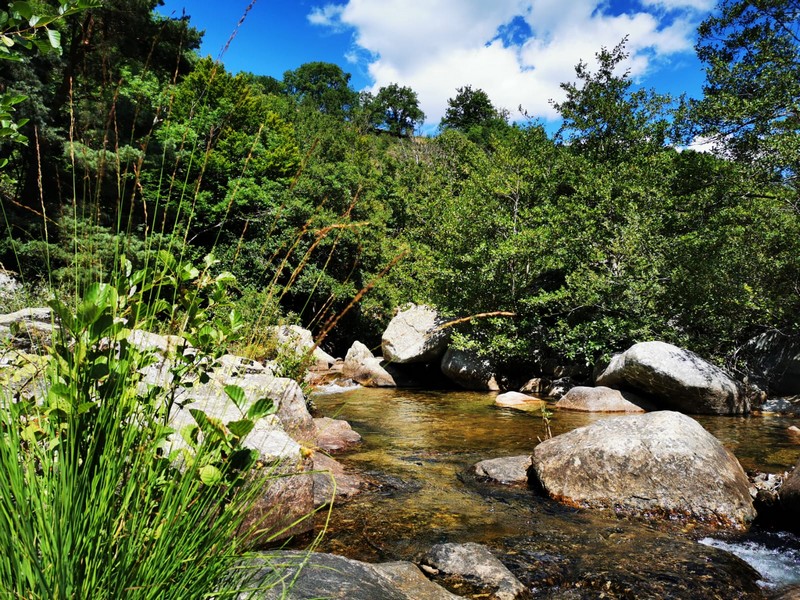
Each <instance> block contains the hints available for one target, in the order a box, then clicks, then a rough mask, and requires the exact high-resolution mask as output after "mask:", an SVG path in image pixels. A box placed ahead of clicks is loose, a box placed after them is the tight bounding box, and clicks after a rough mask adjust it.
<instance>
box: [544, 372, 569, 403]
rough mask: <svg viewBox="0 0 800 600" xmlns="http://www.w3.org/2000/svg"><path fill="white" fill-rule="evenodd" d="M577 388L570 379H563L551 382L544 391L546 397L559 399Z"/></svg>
mask: <svg viewBox="0 0 800 600" xmlns="http://www.w3.org/2000/svg"><path fill="white" fill-rule="evenodd" d="M574 387H575V382H574V381H573V380H572V378H570V377H561V378H560V379H556V380H554V381H551V382H550V383H549V384H548V385H547V387H546V388H545V389H544V395H545V396H547V397H548V398H555V399H557V400H558V399H559V398H562V397H563V396H564V395H565V394H566V393H567V392H569V391H570V390H571V389H572V388H574Z"/></svg>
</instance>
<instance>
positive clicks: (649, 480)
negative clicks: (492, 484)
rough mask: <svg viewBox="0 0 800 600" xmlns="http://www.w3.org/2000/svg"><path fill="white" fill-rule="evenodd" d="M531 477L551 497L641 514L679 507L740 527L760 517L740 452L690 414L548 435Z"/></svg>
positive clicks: (618, 420)
mask: <svg viewBox="0 0 800 600" xmlns="http://www.w3.org/2000/svg"><path fill="white" fill-rule="evenodd" d="M528 478H529V481H530V483H531V484H532V485H533V486H534V487H538V488H540V489H542V490H543V491H544V492H545V493H547V494H548V495H549V496H550V497H551V498H554V499H556V500H559V501H562V502H566V503H568V504H573V505H578V506H585V507H589V508H615V509H617V508H618V509H620V510H622V511H625V512H631V513H634V514H640V515H650V514H656V515H659V514H666V515H671V514H676V515H679V516H683V517H686V518H689V519H695V520H700V521H707V522H710V523H711V524H713V525H720V526H734V527H743V526H746V525H747V524H749V523H750V522H751V521H752V520H753V519H754V518H755V509H754V508H753V501H752V498H751V497H750V489H749V488H750V485H749V482H748V480H747V476H746V475H745V473H744V471H743V470H742V467H741V465H740V464H739V462H738V461H737V460H736V458H735V457H734V456H733V455H732V454H731V453H730V452H729V451H728V450H726V449H725V447H724V446H723V445H722V444H721V443H720V442H719V440H717V439H716V438H715V437H714V436H713V435H711V434H710V433H708V432H707V431H706V430H705V429H703V427H702V426H701V425H700V424H699V423H698V422H697V421H695V420H694V419H692V418H691V417H688V416H686V415H682V414H680V413H677V412H671V411H658V412H652V413H647V414H643V415H626V416H620V417H610V418H608V419H602V420H600V421H596V422H594V423H592V424H590V425H587V426H585V427H581V428H578V429H575V430H573V431H570V432H568V433H565V434H562V435H559V436H556V437H554V438H552V439H549V440H546V441H544V442H542V443H541V444H539V445H538V446H536V448H535V449H534V451H533V459H532V465H531V468H530V469H529V471H528Z"/></svg>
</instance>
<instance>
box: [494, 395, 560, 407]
mask: <svg viewBox="0 0 800 600" xmlns="http://www.w3.org/2000/svg"><path fill="white" fill-rule="evenodd" d="M494 403H495V404H496V405H497V406H503V407H505V408H514V409H517V410H526V411H537V410H542V409H543V408H544V407H545V406H547V402H545V401H544V400H541V399H539V398H534V397H533V396H528V395H527V394H521V393H520V392H505V393H504V394H498V395H497V397H496V398H495V399H494Z"/></svg>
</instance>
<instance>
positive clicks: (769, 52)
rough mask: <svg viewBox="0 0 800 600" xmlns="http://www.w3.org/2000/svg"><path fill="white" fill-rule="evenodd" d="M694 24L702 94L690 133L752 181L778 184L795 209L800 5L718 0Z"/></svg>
mask: <svg viewBox="0 0 800 600" xmlns="http://www.w3.org/2000/svg"><path fill="white" fill-rule="evenodd" d="M717 8H718V10H717V11H716V12H715V14H714V15H712V16H711V17H709V18H707V19H706V20H705V21H704V22H703V23H702V24H701V26H700V28H699V30H698V33H699V39H698V42H697V55H698V57H699V58H700V60H701V61H703V63H705V66H706V83H705V85H704V87H703V92H704V97H703V99H702V100H700V101H698V102H696V103H694V106H693V109H694V111H693V117H694V119H695V120H696V129H695V131H694V133H695V134H696V135H701V136H705V137H709V138H712V139H713V140H714V141H715V143H716V144H717V146H718V147H719V148H720V149H721V150H723V151H725V152H726V153H727V154H728V155H729V156H731V157H733V158H735V159H737V160H740V161H741V162H742V163H743V164H750V165H752V166H753V167H754V170H753V171H751V173H750V176H751V177H752V176H753V175H758V176H759V177H760V178H761V179H762V181H763V180H766V181H777V182H781V183H782V184H783V186H785V188H784V189H785V190H786V191H788V192H789V194H790V195H789V201H790V203H791V204H792V205H794V206H795V207H796V208H798V204H799V203H800V196H798V185H797V178H798V176H800V2H798V1H797V0H755V1H744V0H722V1H721V2H720V3H719V5H718V7H717Z"/></svg>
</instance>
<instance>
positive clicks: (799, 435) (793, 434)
mask: <svg viewBox="0 0 800 600" xmlns="http://www.w3.org/2000/svg"><path fill="white" fill-rule="evenodd" d="M786 433H788V434H789V439H790V440H791V441H792V442H794V443H795V444H800V427H797V426H796V425H790V426H789V427H787V428H786Z"/></svg>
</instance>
